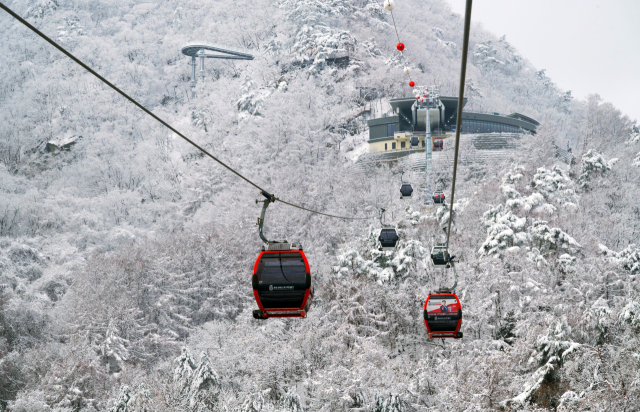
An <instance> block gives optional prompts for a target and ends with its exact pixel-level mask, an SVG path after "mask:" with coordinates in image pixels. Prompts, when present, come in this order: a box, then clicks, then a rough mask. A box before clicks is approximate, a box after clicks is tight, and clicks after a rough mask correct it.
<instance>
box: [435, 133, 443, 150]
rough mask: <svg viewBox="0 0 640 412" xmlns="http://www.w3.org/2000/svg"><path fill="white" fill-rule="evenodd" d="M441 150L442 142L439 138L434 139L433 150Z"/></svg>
mask: <svg viewBox="0 0 640 412" xmlns="http://www.w3.org/2000/svg"><path fill="white" fill-rule="evenodd" d="M443 148H444V143H443V142H442V139H441V138H439V137H436V138H435V139H433V150H434V151H436V152H439V151H440V150H442V149H443Z"/></svg>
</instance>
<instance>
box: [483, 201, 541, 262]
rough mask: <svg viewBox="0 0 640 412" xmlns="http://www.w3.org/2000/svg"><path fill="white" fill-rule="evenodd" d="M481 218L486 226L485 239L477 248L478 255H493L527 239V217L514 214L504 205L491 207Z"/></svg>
mask: <svg viewBox="0 0 640 412" xmlns="http://www.w3.org/2000/svg"><path fill="white" fill-rule="evenodd" d="M482 218H483V223H484V225H485V226H486V227H487V239H486V240H485V241H484V243H483V244H482V246H480V249H479V250H478V253H479V254H480V255H487V256H489V255H495V254H497V253H498V252H500V251H504V250H506V249H509V248H518V247H519V246H520V245H523V244H525V243H526V242H527V241H528V240H529V236H528V235H527V233H526V232H525V225H526V223H527V219H526V218H524V217H522V218H519V217H518V216H516V215H514V214H513V213H512V212H511V210H507V209H506V208H505V206H504V205H498V206H496V207H492V208H491V209H489V210H488V211H487V212H485V213H484V215H483V216H482Z"/></svg>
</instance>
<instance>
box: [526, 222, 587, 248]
mask: <svg viewBox="0 0 640 412" xmlns="http://www.w3.org/2000/svg"><path fill="white" fill-rule="evenodd" d="M529 233H530V234H531V242H532V244H533V245H535V247H537V249H538V250H539V251H540V252H542V253H543V254H545V253H551V252H555V253H575V252H577V251H578V250H579V249H580V248H581V246H580V244H579V243H578V242H576V240H575V239H574V238H572V237H571V236H569V235H568V234H566V233H565V232H563V231H562V230H560V229H559V228H557V227H554V228H550V227H549V226H547V222H545V221H543V220H540V221H535V222H533V224H532V225H531V227H530V228H529Z"/></svg>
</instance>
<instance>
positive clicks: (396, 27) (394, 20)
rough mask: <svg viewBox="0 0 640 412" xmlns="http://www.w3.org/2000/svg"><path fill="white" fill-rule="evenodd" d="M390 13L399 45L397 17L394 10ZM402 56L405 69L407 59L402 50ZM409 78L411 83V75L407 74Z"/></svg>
mask: <svg viewBox="0 0 640 412" xmlns="http://www.w3.org/2000/svg"><path fill="white" fill-rule="evenodd" d="M389 13H391V20H393V28H394V29H395V31H396V38H397V39H398V44H400V43H401V41H400V35H399V34H398V26H396V19H395V17H393V10H389ZM400 54H401V55H402V63H404V65H405V67H407V59H406V58H405V57H404V50H400ZM403 70H404V69H403ZM407 77H408V78H409V81H411V74H410V73H407Z"/></svg>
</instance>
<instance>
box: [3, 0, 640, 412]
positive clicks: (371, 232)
mask: <svg viewBox="0 0 640 412" xmlns="http://www.w3.org/2000/svg"><path fill="white" fill-rule="evenodd" d="M5 4H7V6H8V7H10V8H12V9H13V10H15V11H16V12H17V13H18V14H20V15H21V16H23V17H24V18H25V19H27V20H28V21H29V22H30V23H31V24H33V25H34V26H36V27H37V28H38V29H39V30H41V31H42V32H44V33H45V34H47V35H48V36H50V37H51V38H52V39H54V40H55V41H56V42H58V43H59V44H61V45H62V46H63V47H65V48H66V49H67V50H69V51H70V52H72V53H73V54H74V55H76V56H78V57H79V58H80V59H81V60H82V61H84V62H85V63H87V64H88V65H90V66H91V67H93V68H94V69H95V70H96V71H98V72H99V73H100V74H101V75H103V76H104V77H105V78H107V79H108V80H109V81H111V82H113V83H114V84H116V85H117V86H118V87H120V88H122V89H123V90H124V91H126V92H127V93H129V94H130V95H131V96H133V97H134V98H135V99H137V100H138V101H140V102H141V103H142V104H143V105H144V106H145V107H147V108H149V109H150V110H152V111H153V113H155V114H156V115H157V116H159V117H161V118H162V119H165V120H166V121H167V122H168V123H170V124H171V125H172V126H173V127H175V128H176V129H177V130H179V131H180V132H181V133H183V134H185V135H186V136H188V137H189V138H191V139H193V140H194V141H196V142H197V143H198V144H201V145H202V146H203V147H204V148H205V149H207V150H208V151H210V152H211V153H212V154H213V155H214V156H217V157H219V158H220V159H221V160H223V161H224V162H227V163H228V164H229V165H230V166H231V167H233V168H234V169H236V170H238V171H239V172H240V173H242V174H243V175H245V176H247V177H249V178H250V179H251V180H253V181H255V182H257V183H258V184H259V185H261V186H262V187H265V188H267V190H269V191H270V193H274V194H276V195H277V196H278V197H279V198H282V199H284V200H286V201H288V202H293V203H296V204H300V205H303V206H304V207H307V208H311V209H314V210H318V211H321V212H324V213H329V214H337V215H341V216H358V217H363V216H373V218H372V219H369V220H343V219H330V218H327V217H325V216H321V215H314V214H309V213H308V212H305V211H303V210H300V209H294V208H290V207H288V206H287V205H285V204H283V203H279V202H276V203H275V204H273V205H272V206H270V207H269V210H268V212H267V219H266V222H265V232H266V233H267V236H268V237H270V238H278V239H288V240H289V241H290V242H296V243H297V242H300V243H302V245H303V246H304V251H305V253H306V255H307V257H308V260H309V264H310V266H311V271H312V276H313V278H314V282H315V297H314V302H313V306H312V307H311V310H310V312H309V315H308V317H307V318H306V319H284V320H283V319H269V320H266V321H264V320H256V319H254V318H253V316H252V311H253V309H255V308H256V302H255V299H254V297H253V293H252V289H251V281H250V275H251V269H252V267H253V264H254V262H255V259H256V257H257V255H258V253H259V251H260V247H261V245H262V242H261V241H260V238H259V236H258V233H257V232H258V229H257V226H256V225H255V222H256V218H257V217H258V216H259V214H260V206H259V205H256V203H255V201H254V200H255V199H258V198H259V197H260V193H259V192H258V191H257V190H256V189H255V188H253V187H251V186H249V185H247V184H245V183H244V182H243V181H241V180H239V179H238V178H237V177H236V176H235V175H233V174H232V173H231V172H229V171H227V170H225V169H223V168H221V167H220V166H219V165H218V164H216V163H214V162H212V161H211V159H209V158H207V157H205V156H203V155H202V153H201V152H199V151H197V150H196V149H195V148H193V147H191V146H189V145H188V144H187V143H185V142H183V141H182V140H181V139H180V138H179V137H178V136H176V135H174V134H173V133H171V132H169V131H168V130H167V129H166V128H164V127H163V126H162V125H160V124H158V123H157V122H155V121H154V120H153V119H152V118H150V117H149V116H147V115H145V114H144V113H143V112H142V111H140V110H138V109H136V108H134V107H133V106H132V105H131V104H129V103H128V102H127V101H126V100H124V99H123V98H122V97H120V96H119V95H117V94H116V93H114V92H113V91H112V90H111V89H109V88H108V87H106V86H105V85H104V84H102V83H101V82H100V81H98V80H97V79H96V78H94V77H92V76H91V75H90V74H88V73H86V72H85V71H84V70H83V69H82V68H81V67H79V66H77V65H76V64H75V63H74V62H73V61H71V60H69V59H68V58H67V57H65V56H64V55H62V54H61V53H59V52H58V51H56V50H55V49H53V48H52V47H51V46H50V45H48V44H47V43H45V42H44V41H42V40H41V39H40V38H38V37H37V36H35V35H34V34H33V33H32V32H30V31H29V30H28V29H27V28H25V27H24V26H22V25H20V23H18V22H17V21H15V20H14V19H12V18H11V16H10V15H8V14H7V13H5V12H0V37H1V38H2V42H0V53H1V54H2V56H3V57H2V59H0V73H2V76H1V77H0V411H15V412H30V411H60V412H62V411H65V412H67V411H74V412H75V411H94V410H100V411H102V410H106V411H113V412H125V411H127V412H132V411H140V412H141V411H208V410H215V411H237V412H271V411H274V412H275V411H278V412H300V411H361V412H365V411H371V412H409V411H435V410H438V411H489V410H508V411H509V410H511V411H582V410H589V411H596V410H598V411H599V410H620V411H640V284H639V280H638V277H639V275H640V204H639V203H638V200H637V199H638V197H639V196H640V183H639V182H640V130H639V129H638V124H637V122H636V121H635V120H632V119H629V118H628V116H626V115H624V114H623V113H621V112H620V111H619V110H618V109H617V108H616V107H615V105H614V104H612V103H610V102H605V101H603V100H602V99H601V98H600V97H599V96H598V95H597V94H594V95H591V96H589V97H588V98H586V99H585V100H577V99H574V98H573V97H572V95H571V92H570V91H567V90H563V89H562V88H561V87H560V86H558V85H556V84H555V83H553V81H552V79H550V78H549V77H548V76H546V74H545V71H544V69H542V68H535V67H533V65H532V64H531V63H530V62H529V61H528V60H527V59H526V57H525V56H522V55H521V54H520V53H519V52H518V51H517V50H516V48H515V47H514V46H512V45H511V44H510V43H509V42H508V41H507V39H506V38H505V37H504V36H502V37H500V36H496V35H494V34H492V33H490V32H488V31H487V30H485V29H484V28H482V27H480V26H479V25H472V29H471V39H470V46H469V47H470V48H469V50H470V53H469V56H470V57H469V66H468V69H467V86H466V89H465V96H466V97H468V99H469V102H468V104H467V106H466V109H467V110H470V111H474V110H475V111H496V112H501V113H511V112H518V113H523V114H525V115H527V116H531V117H533V118H535V119H537V120H539V121H540V123H541V125H540V127H539V128H538V133H537V134H536V135H533V136H525V137H523V138H522V139H521V144H520V145H519V147H518V150H517V152H515V153H512V154H509V155H508V156H505V158H504V159H503V160H501V161H500V162H491V163H476V164H463V165H461V166H460V168H459V170H458V181H457V184H456V193H457V196H456V202H455V204H454V208H453V211H454V213H453V217H451V216H449V211H448V210H447V209H445V208H443V207H432V208H425V207H424V205H423V202H422V200H423V199H422V194H417V193H416V196H414V198H413V199H403V200H401V199H400V196H399V188H400V182H401V180H400V172H401V170H399V168H398V167H396V166H393V165H391V166H381V167H379V168H373V169H371V170H369V171H367V173H365V174H363V173H359V172H358V171H357V170H356V169H354V168H353V163H354V156H353V154H354V153H359V152H362V151H366V148H365V146H366V140H367V136H368V130H367V126H366V121H365V117H364V116H362V115H360V114H362V112H363V110H364V109H370V110H371V113H370V115H371V116H372V117H381V116H383V115H385V114H389V113H390V112H391V108H390V106H389V104H388V102H389V100H390V99H391V98H395V97H406V96H408V95H411V89H410V88H408V87H407V85H406V78H405V77H404V75H403V73H402V71H403V68H404V67H405V66H408V67H410V69H411V71H412V76H413V78H414V79H415V80H416V82H418V84H431V85H436V86H438V88H439V90H440V93H441V94H442V95H447V96H456V95H457V93H458V89H457V87H458V86H457V84H458V83H457V82H458V79H459V67H460V57H461V43H462V26H463V17H462V16H460V15H458V14H455V13H453V12H452V11H451V8H450V6H449V5H448V4H447V2H446V1H445V0H437V1H432V2H423V1H419V0H402V1H400V0H397V1H396V8H395V9H394V17H395V19H396V23H397V24H398V27H399V28H400V35H401V37H402V40H403V42H404V43H405V45H406V49H405V52H404V59H403V58H402V57H401V56H400V54H399V52H398V51H397V50H396V49H395V45H396V37H395V31H394V28H393V23H392V21H391V18H390V15H389V13H388V12H387V11H386V10H384V9H383V7H382V1H380V0H325V1H319V0H275V1H274V0H237V1H234V2H227V1H222V0H205V1H194V0H180V1H178V0H164V1H155V0H118V1H115V0H20V1H7V2H5ZM417 15H419V16H421V19H420V21H421V23H420V24H419V25H416V24H415V16H417ZM194 40H204V41H208V42H211V43H219V44H223V45H228V46H231V47H237V48H241V49H245V50H248V51H250V52H251V53H254V54H255V56H256V58H255V59H254V60H253V61H247V62H233V61H219V62H214V61H207V62H206V67H205V68H206V74H205V79H204V80H202V79H198V82H197V86H196V88H195V96H192V94H191V87H190V82H191V80H192V79H191V77H190V76H191V70H190V69H191V68H190V66H189V65H188V60H189V59H188V58H187V57H185V56H183V55H182V54H181V53H180V49H181V47H182V46H183V45H184V44H185V43H187V42H189V41H194ZM344 55H347V56H349V60H348V64H346V65H335V64H334V63H333V61H332V59H333V58H335V56H344ZM446 143H447V148H446V150H452V147H451V145H450V144H449V143H450V142H448V141H447V142H446ZM554 144H556V145H558V146H559V147H561V148H567V147H568V148H570V149H571V151H572V153H573V155H574V160H573V162H572V163H571V164H570V165H566V164H564V163H562V162H560V161H559V159H557V158H556V157H555V153H556V151H555V146H554ZM461 150H464V148H461ZM439 173H440V172H439ZM445 174H446V171H443V172H441V175H442V176H444V177H442V180H441V182H442V183H444V184H448V182H450V180H447V178H446V176H445ZM412 178H415V179H418V178H419V177H416V176H413V177H412ZM449 179H450V177H449ZM448 190H450V188H445V193H448V192H447V191H448ZM458 191H459V192H458ZM380 208H385V209H386V210H387V212H386V213H387V215H386V220H387V222H389V223H391V224H392V225H393V226H394V227H395V228H396V230H397V231H398V234H399V237H400V241H399V245H398V247H397V249H396V250H395V251H389V252H384V251H379V250H378V245H377V236H378V233H379V231H380V224H379V222H378V213H379V210H380ZM449 219H453V220H452V233H451V249H452V251H453V252H454V253H455V254H456V255H457V259H458V261H459V263H458V264H457V266H456V267H457V271H458V275H459V280H458V287H457V290H456V292H457V295H458V296H459V298H460V301H461V302H462V305H463V307H464V319H463V322H462V330H463V331H464V338H463V339H456V340H453V339H448V340H442V339H437V340H436V339H429V338H428V336H427V333H426V328H425V325H424V322H423V314H422V308H423V305H424V301H425V298H426V297H427V296H428V294H429V292H430V291H433V290H435V289H437V288H439V287H442V286H446V285H450V284H451V283H452V275H451V273H450V271H448V270H443V269H439V268H434V267H433V266H432V264H431V261H430V258H429V251H430V249H431V247H432V246H433V245H434V243H435V242H437V241H441V237H442V233H443V232H442V227H443V226H444V225H446V224H447V223H448V222H449Z"/></svg>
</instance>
